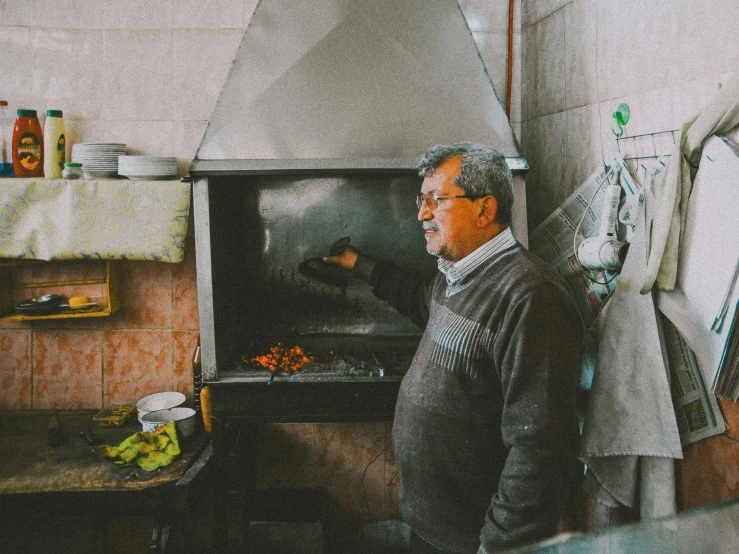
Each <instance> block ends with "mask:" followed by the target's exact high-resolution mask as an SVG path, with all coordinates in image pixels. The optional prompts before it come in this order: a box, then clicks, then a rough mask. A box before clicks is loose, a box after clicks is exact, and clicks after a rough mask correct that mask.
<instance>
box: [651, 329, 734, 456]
mask: <svg viewBox="0 0 739 554" xmlns="http://www.w3.org/2000/svg"><path fill="white" fill-rule="evenodd" d="M662 323H663V334H664V337H663V338H664V340H663V341H662V343H663V344H664V347H665V351H666V355H667V361H668V366H669V371H670V389H671V393H672V402H673V404H674V405H675V417H676V418H677V427H678V431H679V433H680V442H681V444H682V445H683V446H685V445H688V444H691V443H694V442H696V441H699V440H701V439H705V438H707V437H712V436H713V435H718V434H719V433H723V432H724V430H725V429H726V424H725V423H724V420H723V417H722V416H721V410H720V409H719V406H718V402H717V401H716V397H715V396H714V395H713V394H708V393H707V392H706V386H705V383H704V382H703V377H702V375H701V371H700V369H699V367H698V363H697V361H696V358H695V354H694V353H693V351H692V350H691V349H690V347H689V346H688V343H687V342H685V339H684V338H683V337H682V336H681V335H680V333H679V332H678V330H677V328H676V327H675V326H674V325H673V324H672V323H671V322H670V320H669V319H667V317H662Z"/></svg>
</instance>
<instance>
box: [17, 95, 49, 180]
mask: <svg viewBox="0 0 739 554" xmlns="http://www.w3.org/2000/svg"><path fill="white" fill-rule="evenodd" d="M17 114H18V117H17V118H16V120H15V127H14V128H13V146H12V150H13V172H14V173H15V176H16V177H42V176H43V175H44V137H43V134H42V133H41V124H39V122H38V116H37V115H36V110H24V109H19V110H18V112H17Z"/></svg>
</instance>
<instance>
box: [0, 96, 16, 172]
mask: <svg viewBox="0 0 739 554" xmlns="http://www.w3.org/2000/svg"><path fill="white" fill-rule="evenodd" d="M12 140H13V139H12V136H11V134H10V123H9V118H8V101H7V100H0V177H12V176H13V155H12V154H11V152H10V144H11V141H12Z"/></svg>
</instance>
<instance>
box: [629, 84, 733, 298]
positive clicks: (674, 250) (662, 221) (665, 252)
mask: <svg viewBox="0 0 739 554" xmlns="http://www.w3.org/2000/svg"><path fill="white" fill-rule="evenodd" d="M737 125H739V72H737V73H735V74H734V75H733V77H732V78H731V79H730V80H729V82H727V83H725V84H724V85H723V86H722V87H721V88H720V89H719V90H718V91H717V92H716V95H715V96H714V98H713V100H712V101H711V102H710V103H709V104H708V105H707V106H706V107H705V108H704V109H703V110H701V112H700V113H699V114H698V115H697V116H695V117H694V118H692V119H691V120H690V121H688V122H686V123H684V124H683V126H682V128H681V129H680V138H679V140H678V141H677V142H676V144H675V146H674V147H673V149H672V152H671V157H670V161H669V163H668V164H667V170H666V171H665V172H663V173H662V174H661V175H660V177H658V179H657V181H656V182H655V188H656V193H655V195H656V197H657V211H656V213H655V216H654V222H653V225H652V232H651V249H650V252H649V261H648V263H647V270H646V274H645V277H644V280H643V283H642V286H641V292H642V294H647V293H649V292H650V291H651V290H652V286H654V284H655V282H656V284H657V287H658V288H660V289H662V290H672V289H673V288H675V280H676V276H677V263H678V251H679V248H680V241H681V239H682V234H683V230H684V228H685V217H686V215H687V211H688V199H689V198H690V191H691V189H692V188H693V178H694V177H695V172H696V169H697V168H698V164H699V162H700V159H701V153H702V152H703V143H704V142H705V140H706V139H707V138H708V137H710V136H712V135H716V134H722V133H726V132H728V131H730V130H732V129H734V128H735V127H736V126H737Z"/></svg>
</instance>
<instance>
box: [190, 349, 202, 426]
mask: <svg viewBox="0 0 739 554" xmlns="http://www.w3.org/2000/svg"><path fill="white" fill-rule="evenodd" d="M192 388H193V398H194V400H195V411H196V412H200V391H201V390H202V388H203V365H202V361H201V358H200V335H198V345H197V346H196V347H195V353H194V354H193V356H192Z"/></svg>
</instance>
